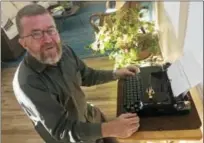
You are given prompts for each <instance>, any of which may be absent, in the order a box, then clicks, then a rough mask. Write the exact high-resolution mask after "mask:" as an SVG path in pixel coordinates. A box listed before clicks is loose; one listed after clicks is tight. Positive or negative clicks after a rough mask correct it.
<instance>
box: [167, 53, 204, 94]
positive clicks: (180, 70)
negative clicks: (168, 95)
mask: <svg viewBox="0 0 204 143" xmlns="http://www.w3.org/2000/svg"><path fill="white" fill-rule="evenodd" d="M201 72H202V71H201V70H200V66H199V64H198V62H197V61H196V59H195V58H194V57H193V56H192V54H191V53H190V52H189V53H184V55H183V56H182V57H181V58H180V59H179V60H177V61H176V62H174V63H173V64H172V65H171V66H170V67H169V68H168V70H167V75H168V78H169V79H170V81H171V87H172V91H173V94H174V96H175V97H176V96H178V95H180V94H181V93H183V92H186V91H188V90H189V89H190V88H192V87H194V86H196V85H197V84H199V83H201V82H202V80H203V78H202V77H201V75H202V73H201Z"/></svg>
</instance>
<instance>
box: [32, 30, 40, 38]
mask: <svg viewBox="0 0 204 143" xmlns="http://www.w3.org/2000/svg"><path fill="white" fill-rule="evenodd" d="M32 36H33V38H34V39H40V38H42V36H43V32H42V31H35V32H33V33H32Z"/></svg>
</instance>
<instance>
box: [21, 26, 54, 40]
mask: <svg viewBox="0 0 204 143" xmlns="http://www.w3.org/2000/svg"><path fill="white" fill-rule="evenodd" d="M50 29H54V30H55V32H54V34H50V33H49V32H48V31H49V30H50ZM36 31H39V32H42V36H41V37H39V38H36V37H35V36H34V33H31V34H29V35H26V36H22V37H20V38H21V39H24V38H26V37H30V36H31V37H32V38H33V39H36V40H38V39H41V38H42V37H44V35H45V33H47V34H48V35H49V36H53V35H56V34H57V32H58V30H57V28H56V27H51V28H48V29H47V30H36Z"/></svg>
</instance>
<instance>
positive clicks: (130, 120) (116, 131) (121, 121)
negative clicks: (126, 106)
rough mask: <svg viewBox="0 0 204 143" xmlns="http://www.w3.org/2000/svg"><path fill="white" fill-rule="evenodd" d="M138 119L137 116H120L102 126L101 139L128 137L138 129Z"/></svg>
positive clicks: (128, 114)
mask: <svg viewBox="0 0 204 143" xmlns="http://www.w3.org/2000/svg"><path fill="white" fill-rule="evenodd" d="M139 126H140V124H139V117H138V116H137V114H132V113H126V114H122V115H120V116H119V117H118V118H116V119H115V120H113V121H110V122H107V123H103V124H102V135H103V137H117V138H127V137H130V136H131V135H132V134H133V133H134V132H136V131H137V130H138V128H139Z"/></svg>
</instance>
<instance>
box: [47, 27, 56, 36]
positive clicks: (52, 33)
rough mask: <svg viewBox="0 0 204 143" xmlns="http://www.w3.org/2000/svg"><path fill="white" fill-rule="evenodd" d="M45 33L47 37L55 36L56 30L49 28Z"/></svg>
mask: <svg viewBox="0 0 204 143" xmlns="http://www.w3.org/2000/svg"><path fill="white" fill-rule="evenodd" d="M47 33H48V34H49V35H55V34H56V33H57V30H56V28H49V29H48V30H47Z"/></svg>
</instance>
